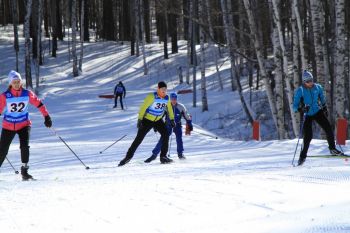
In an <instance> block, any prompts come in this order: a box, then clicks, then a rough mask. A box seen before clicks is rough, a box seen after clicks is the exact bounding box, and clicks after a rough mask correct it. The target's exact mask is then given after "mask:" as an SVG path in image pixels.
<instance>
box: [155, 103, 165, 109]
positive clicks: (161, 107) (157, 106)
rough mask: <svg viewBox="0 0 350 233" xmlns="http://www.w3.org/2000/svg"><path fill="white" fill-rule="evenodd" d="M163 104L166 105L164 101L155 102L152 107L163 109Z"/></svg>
mask: <svg viewBox="0 0 350 233" xmlns="http://www.w3.org/2000/svg"><path fill="white" fill-rule="evenodd" d="M165 105H166V104H165V103H163V104H162V103H157V104H156V106H155V107H154V108H155V109H161V110H162V109H164V107H165Z"/></svg>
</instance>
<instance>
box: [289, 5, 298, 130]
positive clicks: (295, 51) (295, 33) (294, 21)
mask: <svg viewBox="0 0 350 233" xmlns="http://www.w3.org/2000/svg"><path fill="white" fill-rule="evenodd" d="M291 12H292V21H291V24H292V25H291V26H292V34H293V88H294V89H296V88H297V87H298V86H299V80H300V63H299V55H300V53H299V48H300V43H299V39H298V38H299V37H298V33H299V30H300V29H298V25H297V19H296V16H295V10H294V7H293V6H292V9H291ZM292 114H294V113H293V112H292ZM295 122H296V124H297V125H300V114H295ZM298 136H299V135H298Z"/></svg>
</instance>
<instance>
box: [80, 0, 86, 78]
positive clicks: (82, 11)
mask: <svg viewBox="0 0 350 233" xmlns="http://www.w3.org/2000/svg"><path fill="white" fill-rule="evenodd" d="M84 8H85V0H81V9H80V58H79V70H80V72H82V71H83V57H84V29H85V27H84V16H85V9H84Z"/></svg>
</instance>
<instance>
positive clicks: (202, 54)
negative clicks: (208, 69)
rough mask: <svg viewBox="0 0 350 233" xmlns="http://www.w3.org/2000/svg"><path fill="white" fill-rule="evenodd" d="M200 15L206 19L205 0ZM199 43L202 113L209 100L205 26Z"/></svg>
mask: <svg viewBox="0 0 350 233" xmlns="http://www.w3.org/2000/svg"><path fill="white" fill-rule="evenodd" d="M198 3H199V4H198V5H199V14H200V16H201V18H202V19H204V15H205V14H204V9H203V8H204V6H203V3H204V0H199V1H198ZM199 41H200V57H199V62H200V66H201V93H202V112H205V111H208V110H209V109H208V98H207V81H206V77H205V47H204V29H203V24H202V25H201V26H200V27H199Z"/></svg>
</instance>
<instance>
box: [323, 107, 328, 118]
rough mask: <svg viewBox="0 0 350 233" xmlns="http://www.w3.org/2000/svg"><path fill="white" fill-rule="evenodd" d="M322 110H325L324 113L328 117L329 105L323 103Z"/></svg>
mask: <svg viewBox="0 0 350 233" xmlns="http://www.w3.org/2000/svg"><path fill="white" fill-rule="evenodd" d="M322 111H323V114H324V115H325V116H326V117H328V109H327V105H323V106H322Z"/></svg>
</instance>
